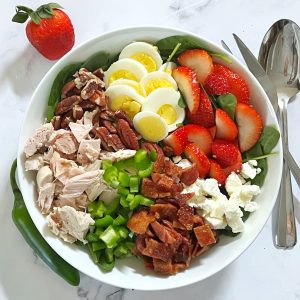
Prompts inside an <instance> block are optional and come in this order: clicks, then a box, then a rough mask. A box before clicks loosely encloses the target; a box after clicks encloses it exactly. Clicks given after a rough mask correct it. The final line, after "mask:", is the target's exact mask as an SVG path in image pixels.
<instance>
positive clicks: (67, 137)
mask: <svg viewBox="0 0 300 300" xmlns="http://www.w3.org/2000/svg"><path fill="white" fill-rule="evenodd" d="M48 144H49V145H52V146H53V148H54V150H55V151H57V152H59V153H61V154H65V155H72V154H74V153H75V152H76V151H77V150H78V146H79V144H78V142H77V140H76V138H75V136H74V135H73V133H71V132H70V131H67V130H64V129H60V130H57V131H55V132H54V133H53V134H52V135H51V137H50V138H49V141H48Z"/></svg>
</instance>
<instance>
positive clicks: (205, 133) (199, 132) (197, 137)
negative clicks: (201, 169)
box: [183, 124, 213, 155]
mask: <svg viewBox="0 0 300 300" xmlns="http://www.w3.org/2000/svg"><path fill="white" fill-rule="evenodd" d="M183 128H184V129H185V132H186V137H187V140H188V142H190V143H194V144H196V145H197V146H198V147H199V148H200V149H201V150H202V151H203V153H204V154H206V155H208V154H210V151H211V145H212V142H213V139H212V137H211V134H210V132H209V130H208V129H206V128H204V127H202V126H198V125H194V124H189V125H185V126H183Z"/></svg>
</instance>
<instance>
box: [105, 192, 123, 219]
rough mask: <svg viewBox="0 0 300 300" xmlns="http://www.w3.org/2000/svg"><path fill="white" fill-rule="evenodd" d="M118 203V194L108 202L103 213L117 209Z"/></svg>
mask: <svg viewBox="0 0 300 300" xmlns="http://www.w3.org/2000/svg"><path fill="white" fill-rule="evenodd" d="M119 203H120V197H119V196H118V197H116V198H115V199H114V200H112V201H111V202H110V203H109V204H107V205H106V211H105V213H106V214H107V215H111V214H112V213H113V212H115V211H116V210H117V208H118V206H119Z"/></svg>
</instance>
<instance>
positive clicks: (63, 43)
mask: <svg viewBox="0 0 300 300" xmlns="http://www.w3.org/2000/svg"><path fill="white" fill-rule="evenodd" d="M57 8H60V6H59V5H58V4H53V3H51V5H50V4H45V5H42V6H40V7H39V8H38V9H37V10H36V11H35V12H32V14H31V15H30V17H31V18H32V20H30V21H29V22H28V23H27V26H26V35H27V38H28V40H29V42H30V43H31V44H32V45H33V47H35V48H36V49H37V50H38V51H39V52H40V53H41V54H42V55H43V56H45V57H46V58H48V59H50V60H56V59H59V58H61V57H62V56H63V55H64V54H66V53H67V52H68V51H70V50H71V48H72V47H73V45H74V41H75V36H74V28H73V25H72V22H71V20H70V19H69V17H68V16H67V15H66V14H65V13H64V12H63V11H61V10H60V9H57ZM28 10H29V9H27V8H26V9H25V10H24V9H23V8H20V7H17V13H16V15H15V16H14V17H13V21H14V22H18V23H24V22H25V21H26V19H27V18H28V13H27V12H28ZM22 15H23V16H24V15H25V20H24V19H22V18H20V16H22ZM32 15H33V16H32Z"/></svg>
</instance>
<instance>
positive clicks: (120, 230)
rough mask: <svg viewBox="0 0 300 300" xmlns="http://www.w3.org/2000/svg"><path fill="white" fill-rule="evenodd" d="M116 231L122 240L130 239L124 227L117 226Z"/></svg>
mask: <svg viewBox="0 0 300 300" xmlns="http://www.w3.org/2000/svg"><path fill="white" fill-rule="evenodd" d="M115 230H116V231H117V232H118V234H119V236H120V238H122V239H126V238H127V237H128V234H129V232H128V230H127V229H126V227H124V226H117V227H115Z"/></svg>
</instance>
